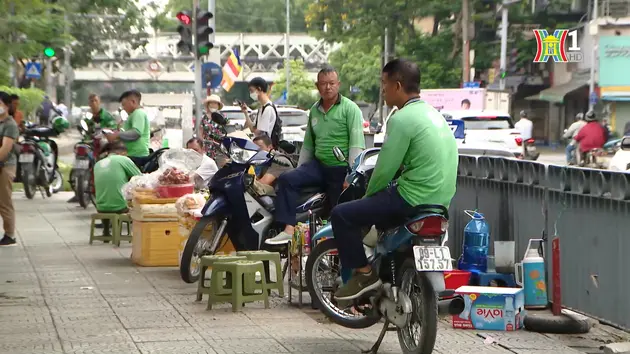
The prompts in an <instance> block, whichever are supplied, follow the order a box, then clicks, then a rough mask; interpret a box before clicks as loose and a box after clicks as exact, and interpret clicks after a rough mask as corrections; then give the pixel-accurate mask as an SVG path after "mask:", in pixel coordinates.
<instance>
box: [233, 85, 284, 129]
mask: <svg viewBox="0 0 630 354" xmlns="http://www.w3.org/2000/svg"><path fill="white" fill-rule="evenodd" d="M248 87H249V95H250V97H251V99H252V100H254V101H258V105H259V108H258V114H257V115H256V121H255V122H252V121H251V119H249V113H248V112H247V105H246V104H245V103H242V104H241V110H242V111H243V114H245V126H246V127H247V128H248V129H249V130H250V131H251V132H252V133H254V136H257V137H258V136H261V135H263V134H266V135H267V136H268V137H271V132H272V131H273V127H274V125H275V124H276V119H277V113H276V108H275V106H274V105H273V103H272V102H271V100H270V99H269V95H268V94H267V91H268V90H269V85H268V84H267V81H265V79H263V78H261V77H255V78H253V79H252V80H251V81H250V82H249V84H248Z"/></svg>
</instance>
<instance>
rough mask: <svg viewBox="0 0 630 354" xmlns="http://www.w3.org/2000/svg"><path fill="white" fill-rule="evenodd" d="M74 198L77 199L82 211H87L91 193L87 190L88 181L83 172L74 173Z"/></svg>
mask: <svg viewBox="0 0 630 354" xmlns="http://www.w3.org/2000/svg"><path fill="white" fill-rule="evenodd" d="M75 178H76V182H75V185H76V196H77V199H79V205H80V206H81V207H82V208H83V209H87V207H88V205H90V196H91V194H92V193H91V192H90V189H89V181H88V179H87V176H86V174H85V172H81V173H78V172H77V173H76V177H75Z"/></svg>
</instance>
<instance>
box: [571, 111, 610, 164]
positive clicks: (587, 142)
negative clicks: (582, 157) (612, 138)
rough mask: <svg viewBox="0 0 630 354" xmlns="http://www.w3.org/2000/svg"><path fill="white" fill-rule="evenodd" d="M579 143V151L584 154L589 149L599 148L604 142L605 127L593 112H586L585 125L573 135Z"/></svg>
mask: <svg viewBox="0 0 630 354" xmlns="http://www.w3.org/2000/svg"><path fill="white" fill-rule="evenodd" d="M575 141H577V142H578V143H579V144H580V153H581V154H586V153H588V152H589V151H591V150H595V149H601V148H603V147H604V144H606V129H605V128H604V127H603V126H602V125H601V124H600V123H599V122H598V121H597V117H596V116H595V112H593V111H588V112H587V113H586V125H584V127H583V128H582V129H580V131H579V132H578V133H577V135H576V136H575Z"/></svg>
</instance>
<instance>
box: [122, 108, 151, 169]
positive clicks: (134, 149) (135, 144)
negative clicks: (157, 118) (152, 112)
mask: <svg viewBox="0 0 630 354" xmlns="http://www.w3.org/2000/svg"><path fill="white" fill-rule="evenodd" d="M131 129H135V130H136V131H137V132H138V134H140V137H139V138H138V140H135V141H125V142H124V143H125V145H127V154H128V155H129V156H133V157H146V156H149V139H150V138H151V126H150V124H149V117H148V116H147V113H146V112H145V111H143V110H141V109H140V108H138V109H136V110H135V111H133V112H131V114H130V115H129V117H127V120H126V121H125V124H123V130H125V131H130V130H131Z"/></svg>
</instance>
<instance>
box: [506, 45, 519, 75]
mask: <svg viewBox="0 0 630 354" xmlns="http://www.w3.org/2000/svg"><path fill="white" fill-rule="evenodd" d="M508 71H509V72H510V73H512V74H515V73H517V72H518V49H516V48H514V49H512V51H510V60H509V62H508Z"/></svg>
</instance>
